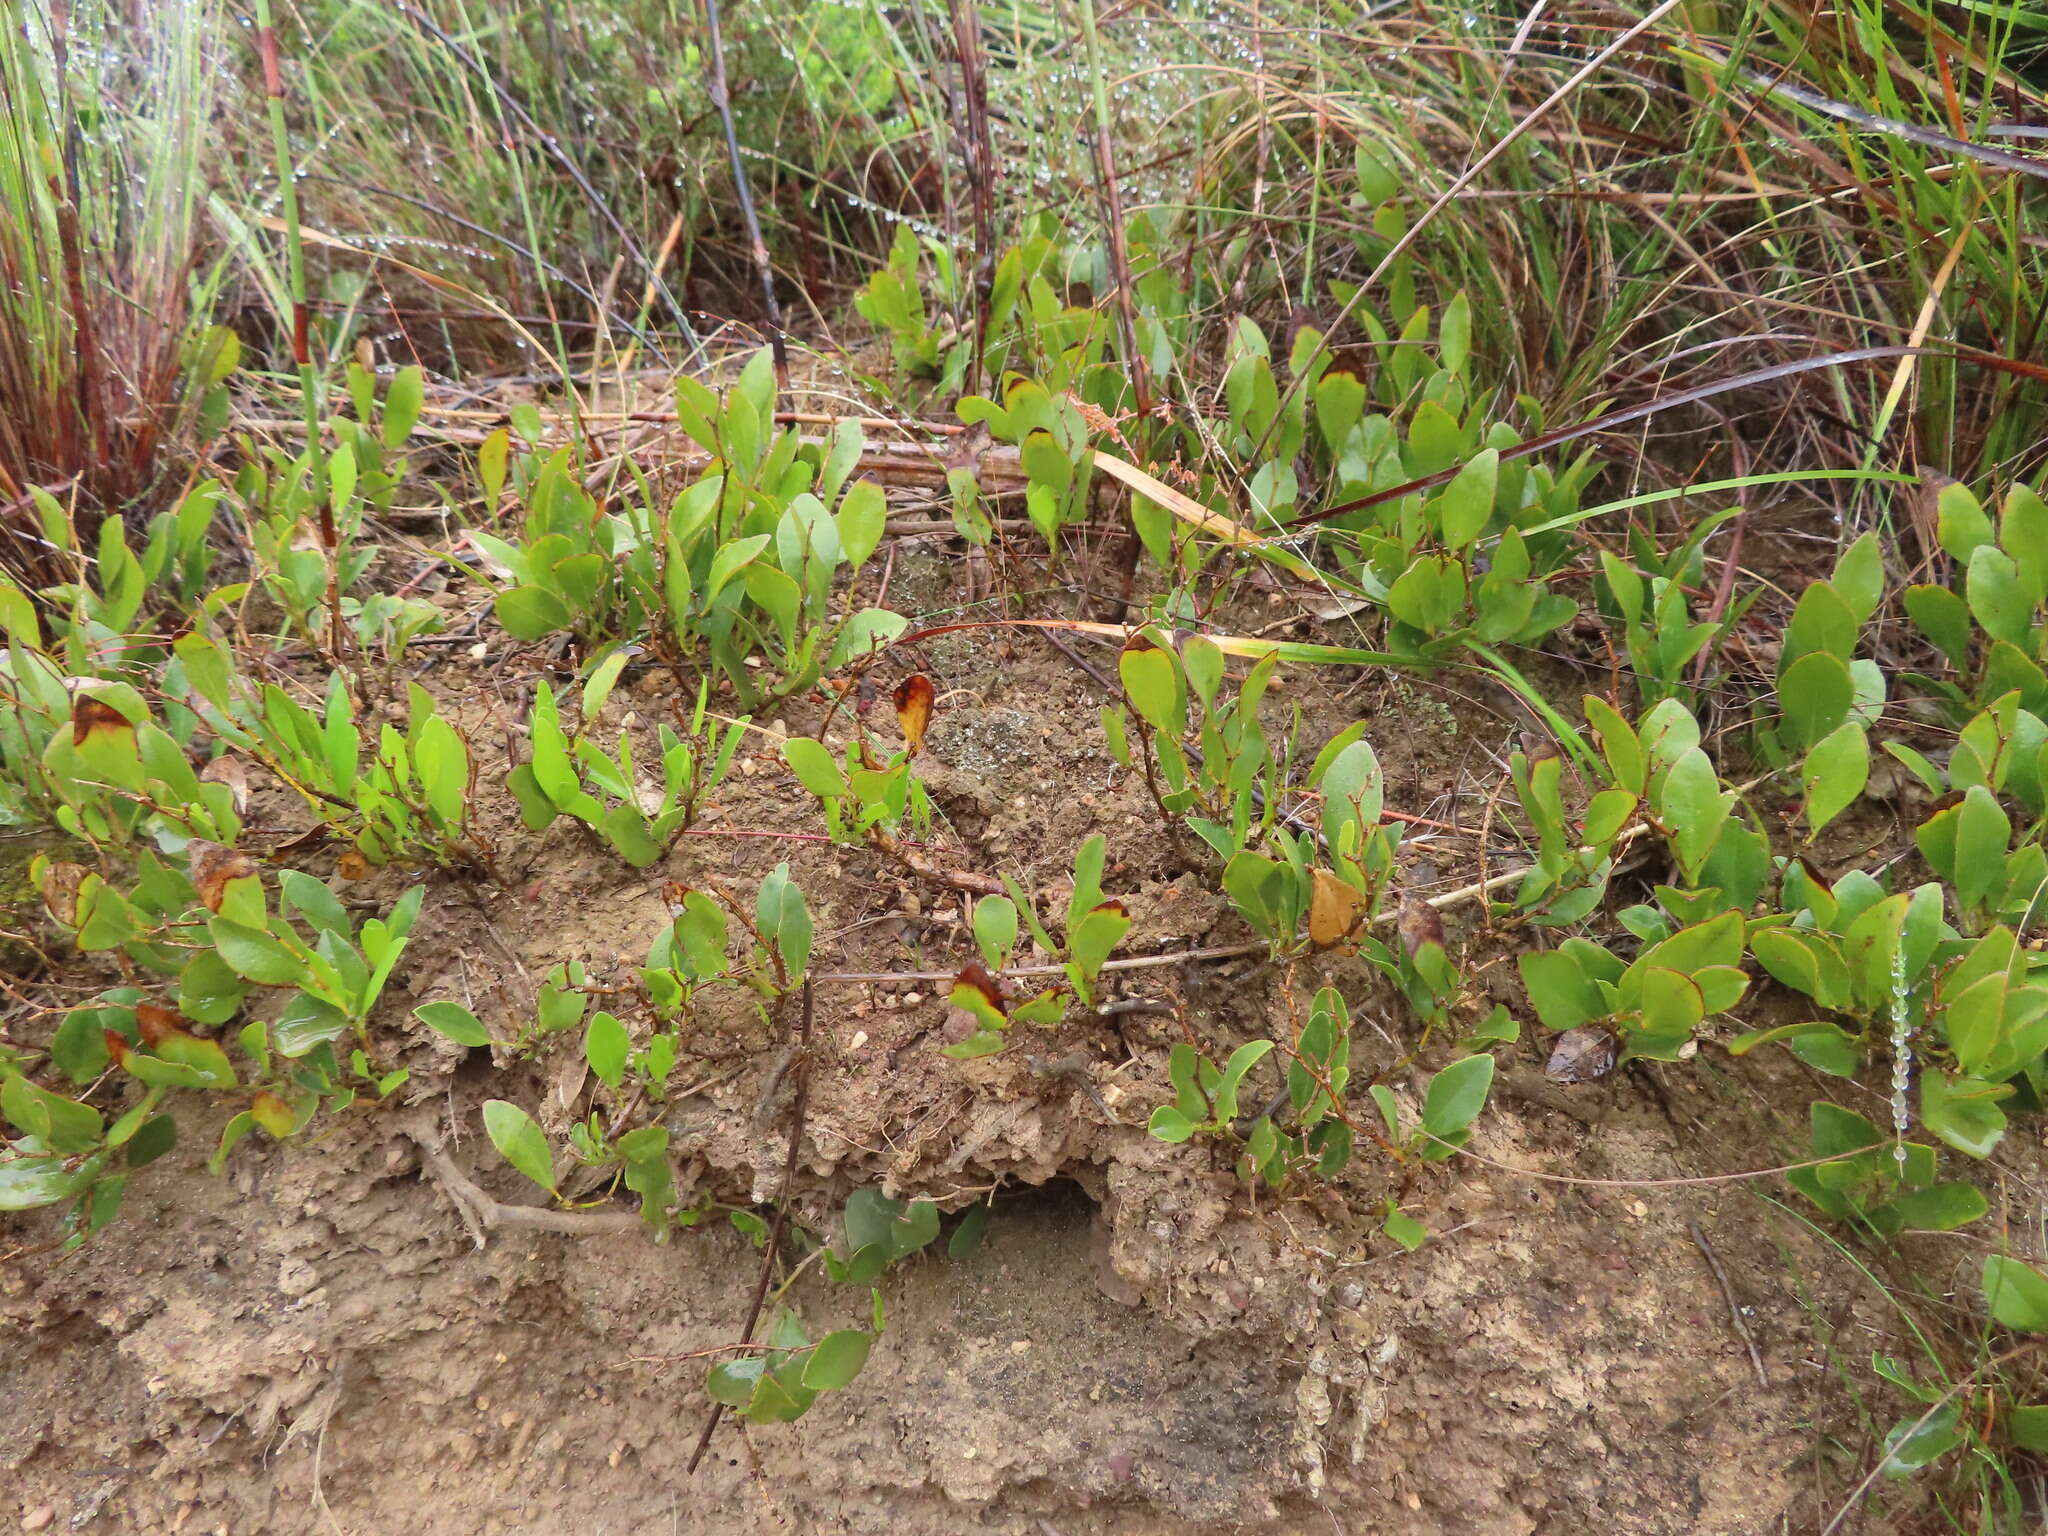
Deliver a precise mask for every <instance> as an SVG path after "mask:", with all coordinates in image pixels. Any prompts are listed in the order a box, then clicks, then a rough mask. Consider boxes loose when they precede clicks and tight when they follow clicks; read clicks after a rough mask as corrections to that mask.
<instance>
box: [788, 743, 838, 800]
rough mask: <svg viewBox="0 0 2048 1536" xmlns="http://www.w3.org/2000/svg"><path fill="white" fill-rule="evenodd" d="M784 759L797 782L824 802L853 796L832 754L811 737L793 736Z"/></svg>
mask: <svg viewBox="0 0 2048 1536" xmlns="http://www.w3.org/2000/svg"><path fill="white" fill-rule="evenodd" d="M782 759H783V761H784V762H786V763H788V764H789V767H790V771H791V772H792V773H794V774H795V775H796V777H797V782H798V783H800V784H802V785H803V787H804V788H805V789H807V790H809V791H810V792H811V793H812V794H814V795H816V796H817V797H818V798H819V799H820V800H830V799H837V798H839V797H842V796H845V795H848V794H851V793H852V792H853V791H852V787H851V786H850V785H849V784H848V783H847V782H846V774H845V773H844V772H843V771H842V770H841V769H840V766H839V764H838V763H837V762H836V761H835V760H834V759H833V756H832V754H831V753H830V752H829V751H827V750H826V749H825V747H824V746H823V745H822V744H820V743H819V742H816V741H813V740H812V739H811V738H810V737H808V736H792V737H790V738H789V740H787V741H785V742H784V743H783V744H782Z"/></svg>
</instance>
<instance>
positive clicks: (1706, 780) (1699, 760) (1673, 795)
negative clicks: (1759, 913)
mask: <svg viewBox="0 0 2048 1536" xmlns="http://www.w3.org/2000/svg"><path fill="white" fill-rule="evenodd" d="M1811 659H1813V660H1817V661H1822V662H1832V663H1833V664H1834V665H1836V666H1840V665H1841V663H1840V662H1839V661H1836V660H1835V658H1834V657H1832V656H1823V655H1816V656H1815V657H1813V658H1811ZM1844 676H1845V677H1846V676H1847V673H1846V671H1845V672H1844ZM1846 709H1847V705H1846V703H1845V704H1844V710H1845V711H1846ZM1734 803H1735V797H1734V796H1733V795H1731V794H1726V793H1724V792H1723V791H1722V789H1721V780H1720V777H1719V775H1717V774H1716V773H1715V772H1714V765H1713V763H1712V762H1711V761H1710V760H1709V759H1708V757H1707V754H1706V753H1705V752H1703V751H1701V750H1700V749H1699V748H1698V747H1691V748H1688V749H1687V750H1686V751H1685V752H1684V753H1682V754H1680V756H1679V758H1678V760H1677V761H1676V762H1675V763H1673V764H1672V765H1671V768H1670V771H1669V772H1668V773H1666V774H1665V776H1664V786H1663V794H1662V795H1661V797H1660V798H1659V802H1658V817H1659V819H1660V820H1661V821H1662V822H1663V823H1664V825H1665V826H1666V827H1668V828H1669V829H1670V833H1671V844H1672V850H1673V851H1674V852H1675V853H1676V854H1677V855H1678V862H1679V865H1680V867H1681V868H1683V869H1684V870H1686V871H1687V873H1688V876H1690V875H1691V874H1692V873H1695V872H1697V871H1698V869H1699V867H1700V866H1701V864H1703V863H1704V862H1705V861H1706V857H1707V855H1708V854H1709V853H1710V852H1712V851H1713V847H1714V843H1715V841H1716V840H1717V839H1718V838H1719V837H1720V835H1721V829H1722V827H1723V826H1725V825H1726V824H1727V821H1728V813H1729V810H1730V808H1731V807H1732V806H1733V805H1734Z"/></svg>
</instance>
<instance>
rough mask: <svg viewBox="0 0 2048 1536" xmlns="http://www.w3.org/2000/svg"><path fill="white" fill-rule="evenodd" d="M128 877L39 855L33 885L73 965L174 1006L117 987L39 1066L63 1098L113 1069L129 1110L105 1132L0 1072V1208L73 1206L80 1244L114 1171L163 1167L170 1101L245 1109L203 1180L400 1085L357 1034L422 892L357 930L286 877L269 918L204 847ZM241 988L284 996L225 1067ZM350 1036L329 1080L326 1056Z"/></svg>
mask: <svg viewBox="0 0 2048 1536" xmlns="http://www.w3.org/2000/svg"><path fill="white" fill-rule="evenodd" d="M136 862H137V879H136V881H135V883H134V885H133V886H132V887H131V888H130V889H129V890H127V891H125V892H123V891H117V890H116V889H115V888H114V887H113V886H112V885H110V884H109V883H108V882H107V881H106V880H105V879H104V877H103V876H101V875H100V874H99V873H98V872H96V871H85V870H82V869H80V868H79V867H78V866H76V865H69V864H65V863H63V862H61V861H53V860H50V859H48V858H46V857H43V856H38V857H37V859H36V860H35V861H34V862H33V864H32V866H31V871H30V873H31V878H32V880H33V881H34V883H35V885H36V887H37V888H38V890H39V891H40V892H41V893H42V897H43V903H44V906H45V909H46V910H47V911H48V912H49V914H50V915H51V917H52V918H53V919H54V920H55V921H56V923H57V924H58V925H59V926H60V927H61V928H63V929H65V930H66V931H67V932H69V933H70V934H71V935H72V937H73V940H74V942H75V943H77V944H78V946H79V947H80V948H81V949H84V950H87V951H108V950H118V951H119V952H120V953H121V954H122V955H123V956H124V957H125V958H126V959H127V960H128V961H129V962H130V963H131V965H132V966H133V967H134V969H135V972H136V974H137V978H138V979H151V978H160V980H152V981H151V985H152V987H153V988H156V989H160V992H159V995H164V996H166V997H167V998H168V999H169V1001H170V1002H171V1003H172V1004H174V1006H165V1004H163V1003H159V1002H154V1001H151V992H150V991H149V990H145V989H143V988H139V987H135V986H123V987H117V988H114V989H111V990H109V991H107V992H104V993H102V994H101V996H100V997H99V998H98V999H97V1000H96V1001H94V1002H93V1003H91V1004H89V1005H87V1006H84V1007H80V1008H74V1009H72V1010H71V1011H69V1012H68V1013H67V1014H66V1015H65V1017H64V1020H63V1022H62V1023H61V1024H60V1025H59V1026H58V1028H57V1030H56V1033H55V1034H54V1035H53V1037H52V1038H51V1042H50V1045H49V1050H48V1065H49V1067H50V1068H52V1069H53V1070H54V1071H55V1072H57V1073H60V1074H61V1075H62V1076H63V1077H64V1078H66V1079H68V1080H69V1082H70V1083H72V1084H74V1085H77V1086H79V1087H81V1088H87V1089H89V1088H90V1087H91V1086H92V1085H93V1084H94V1083H95V1082H97V1081H98V1080H99V1079H100V1078H101V1077H102V1075H103V1074H104V1073H105V1072H106V1071H107V1070H108V1068H109V1067H110V1066H111V1067H112V1068H114V1069H116V1070H118V1071H119V1072H120V1073H121V1074H122V1076H123V1077H125V1078H128V1079H131V1080H133V1081H134V1082H136V1083H137V1084H138V1085H140V1087H141V1088H142V1090H143V1091H142V1097H141V1099H140V1101H139V1102H138V1103H137V1104H135V1105H134V1106H132V1107H131V1108H129V1109H128V1110H127V1111H125V1112H124V1113H123V1114H121V1115H120V1116H119V1117H118V1118H116V1119H115V1120H114V1122H113V1123H112V1124H111V1125H108V1124H107V1123H106V1121H105V1118H104V1116H103V1115H102V1114H101V1112H100V1111H99V1110H98V1109H96V1108H94V1107H93V1106H91V1105H89V1104H86V1103H84V1102H83V1101H82V1100H74V1099H71V1098H68V1097H66V1096H65V1095H62V1094H58V1093H54V1092H52V1091H51V1090H49V1089H47V1088H43V1087H40V1086H38V1085H36V1084H35V1083H33V1082H30V1081H29V1080H28V1076H27V1073H26V1070H25V1067H24V1060H23V1058H21V1057H20V1056H18V1055H7V1056H5V1057H4V1058H0V1112H4V1113H5V1114H6V1116H7V1118H8V1119H9V1120H10V1121H12V1122H13V1123H14V1124H15V1126H16V1127H17V1129H19V1130H21V1131H22V1132H23V1138H22V1139H21V1140H19V1141H16V1142H14V1143H12V1144H11V1145H10V1147H9V1148H8V1150H7V1152H6V1153H5V1154H0V1208H6V1209H26V1208H29V1207H32V1206H40V1205H53V1204H59V1203H63V1202H65V1201H74V1200H75V1201H76V1202H77V1203H76V1204H75V1206H74V1209H73V1215H72V1219H71V1226H72V1231H73V1238H74V1240H79V1241H82V1240H83V1238H84V1237H86V1236H88V1235H90V1234H91V1233H92V1232H94V1231H97V1230H98V1229H99V1228H100V1227H102V1226H104V1225H105V1224H106V1223H107V1222H108V1221H109V1220H111V1219H112V1218H113V1216H114V1214H115V1213H116V1211H117V1210H118V1208H119V1204H120V1199H121V1190H122V1187H123V1180H124V1179H125V1177H126V1172H127V1171H128V1170H130V1169H133V1168H135V1167H139V1166H141V1165H142V1164H143V1163H146V1162H148V1161H150V1160H153V1159H154V1158H156V1157H158V1156H161V1155H162V1153H163V1152H165V1151H167V1150H169V1148H170V1146H171V1145H172V1142H173V1140H174V1139H175V1136H176V1122H175V1120H174V1118H173V1117H172V1114H171V1113H170V1112H169V1111H164V1112H162V1113H159V1112H158V1111H159V1107H160V1106H162V1105H163V1104H164V1103H165V1100H166V1097H167V1096H168V1095H169V1094H170V1093H172V1092H173V1091H174V1090H181V1089H191V1090H199V1091H205V1092H209V1093H215V1094H234V1095H238V1096H240V1095H247V1096H248V1097H247V1098H246V1101H245V1102H246V1104H247V1107H246V1108H244V1109H241V1110H239V1111H237V1112H236V1113H235V1114H234V1115H233V1116H231V1117H230V1118H229V1120H228V1122H227V1124H226V1126H225V1127H224V1128H223V1130H222V1133H221V1140H220V1145H219V1149H218V1151H217V1152H216V1153H215V1155H214V1158H213V1160H212V1166H213V1167H214V1168H215V1169H216V1170H218V1169H219V1168H220V1166H221V1165H222V1164H223V1163H224V1161H225V1159H226V1158H227V1155H228V1153H229V1152H230V1151H231V1150H232V1149H233V1147H234V1146H235V1145H236V1144H237V1143H238V1142H239V1141H240V1140H241V1139H242V1138H243V1137H244V1136H246V1135H247V1134H248V1133H249V1132H250V1131H251V1130H253V1129H256V1128H258V1127H261V1128H262V1129H263V1130H264V1131H265V1132H266V1133H268V1134H269V1135H271V1136H272V1137H274V1138H276V1139H279V1140H284V1139H287V1138H289V1137H291V1136H294V1135H296V1134H298V1132H300V1131H301V1130H303V1129H304V1128H305V1126H306V1125H307V1123H308V1122H309V1121H310V1120H311V1119H312V1118H313V1116H314V1115H315V1114H316V1113H317V1112H318V1111H319V1110H320V1109H321V1108H322V1107H323V1106H324V1107H326V1108H327V1109H329V1110H330V1111H339V1110H343V1109H346V1108H347V1107H348V1106H349V1105H351V1104H352V1103H354V1102H355V1101H356V1099H357V1098H358V1097H360V1096H362V1095H363V1094H364V1093H368V1094H370V1095H372V1096H374V1097H375V1098H379V1099H381V1098H383V1097H385V1096H387V1095H388V1094H390V1093H391V1092H392V1091H393V1090H394V1089H396V1088H397V1087H398V1086H399V1085H400V1084H401V1083H403V1082H404V1081H405V1080H406V1077H407V1073H406V1072H405V1070H404V1069H399V1070H396V1071H392V1070H386V1069H383V1068H380V1067H378V1066H376V1065H375V1064H374V1063H373V1062H372V1060H371V1057H370V1050H369V1045H370V1042H369V1034H368V1019H369V1014H370V1011H371V1009H372V1008H374V1006H375V1005H376V1002H377V999H378V997H379V996H380V995H381V993H382V991H383V988H384V985H385V983H386V981H387V980H388V978H389V977H390V974H391V970H392V967H393V966H394V965H395V964H396V963H397V961H398V958H399V956H400V954H401V953H402V952H403V951H404V948H405V944H406V939H407V936H408V934H409V933H410V930H411V927H412V924H413V922H414V920H415V918H416V917H417V915H418V912H419V908H420V902H421V898H422V897H423V895H424V894H425V892H424V887H418V886H415V887H414V888H413V889H412V890H410V891H409V892H407V894H406V895H405V896H404V897H403V898H401V899H400V901H399V902H398V904H397V905H396V907H395V908H394V909H393V910H392V912H391V913H390V914H389V916H388V917H384V918H369V919H367V920H365V921H364V922H363V923H361V924H360V926H359V925H357V924H356V923H355V922H354V921H353V920H352V919H350V917H349V916H348V914H347V912H346V910H345V909H344V908H343V907H342V905H341V903H340V901H339V900H338V899H337V898H336V897H335V895H334V893H333V892H332V891H331V890H329V889H328V888H327V887H326V886H325V885H323V884H322V883H321V882H320V881H318V880H316V879H314V878H313V877H312V876H310V875H307V874H304V873H303V872H301V871H297V870H285V871H282V872H281V873H280V875H279V878H278V896H279V910H278V911H277V912H274V913H273V912H271V911H270V910H269V904H268V900H267V897H266V894H265V891H264V888H263V881H262V871H261V867H260V866H259V865H257V864H256V863H255V862H254V861H253V860H251V859H249V858H248V857H247V856H246V855H242V854H238V853H236V852H235V851H234V850H232V849H227V848H223V847H220V846H219V845H216V844H212V843H207V842H204V841H200V840H196V839H195V840H192V841H191V842H189V843H188V844H186V846H185V847H184V848H183V849H182V850H181V851H180V853H179V854H178V855H177V856H175V857H174V858H172V859H164V858H159V857H157V856H156V855H154V854H150V853H148V852H144V853H141V854H139V855H138V856H137V861H136ZM188 866H189V868H188ZM294 919H295V920H296V922H297V923H303V924H304V925H305V927H306V929H307V930H308V931H309V932H310V933H311V935H312V937H311V938H310V939H308V938H307V937H306V936H304V935H303V934H302V933H301V932H300V930H299V928H298V927H297V926H295V922H294ZM196 935H203V939H201V940H199V941H197V942H195V936H196ZM255 988H263V989H273V988H274V989H279V990H284V989H289V991H288V994H287V995H286V996H284V998H283V999H282V1001H280V1002H278V1003H276V1004H274V1005H272V1006H270V1007H268V1008H266V1009H265V1012H266V1013H267V1014H268V1015H269V1017H267V1018H261V1019H257V1020H254V1021H251V1022H249V1023H246V1024H244V1025H242V1026H241V1028H240V1029H238V1030H236V1031H235V1032H234V1034H233V1036H232V1040H233V1043H234V1045H235V1054H234V1055H230V1053H229V1051H228V1049H227V1047H226V1046H225V1045H224V1044H223V1043H222V1041H223V1039H226V1038H228V1037H227V1036H226V1034H225V1031H226V1028H227V1026H228V1025H230V1024H232V1023H233V1021H234V1020H235V1019H236V1018H237V1017H238V1016H239V1015H241V1014H242V1013H243V1012H244V1011H245V1009H246V1008H247V1007H248V1006H249V1000H250V997H251V996H252V989H255ZM202 1029H213V1030H216V1031H220V1032H221V1033H220V1034H219V1035H206V1034H201V1033H199V1030H202ZM351 1031H353V1033H354V1035H355V1037H356V1038H355V1044H354V1045H353V1046H352V1047H351V1048H350V1049H349V1052H348V1057H347V1060H346V1062H345V1063H344V1061H343V1060H342V1059H341V1058H340V1057H339V1056H337V1054H336V1046H337V1044H338V1043H339V1042H340V1041H341V1040H342V1039H343V1037H344V1036H346V1035H348V1034H349V1033H350V1032H351ZM237 1059H239V1061H240V1063H241V1065H240V1066H239V1067H238V1066H237V1065H236V1062H237Z"/></svg>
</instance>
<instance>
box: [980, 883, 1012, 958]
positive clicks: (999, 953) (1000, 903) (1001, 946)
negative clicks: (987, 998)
mask: <svg viewBox="0 0 2048 1536" xmlns="http://www.w3.org/2000/svg"><path fill="white" fill-rule="evenodd" d="M974 943H975V947H976V948H977V949H979V950H980V951H981V958H982V960H983V962H984V963H986V964H987V966H988V968H989V969H990V970H992V971H996V970H1001V969H1002V967H1003V964H1004V962H1006V961H1007V960H1008V959H1009V957H1010V951H1011V950H1013V949H1015V948H1016V947H1017V904H1016V903H1015V902H1014V901H1012V900H1010V898H1009V897H1007V896H984V897H982V898H981V900H979V901H977V902H976V903H975V904H974Z"/></svg>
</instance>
